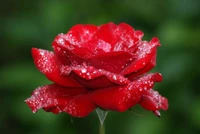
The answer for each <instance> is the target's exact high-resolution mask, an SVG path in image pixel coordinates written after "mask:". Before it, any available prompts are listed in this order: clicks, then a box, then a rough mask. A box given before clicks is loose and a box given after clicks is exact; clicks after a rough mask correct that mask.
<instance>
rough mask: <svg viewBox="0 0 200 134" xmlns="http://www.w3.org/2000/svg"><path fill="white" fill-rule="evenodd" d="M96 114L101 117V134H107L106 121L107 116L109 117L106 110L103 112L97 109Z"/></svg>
mask: <svg viewBox="0 0 200 134" xmlns="http://www.w3.org/2000/svg"><path fill="white" fill-rule="evenodd" d="M96 112H97V115H98V117H99V122H100V123H99V134H105V123H104V121H105V119H106V116H107V113H108V112H107V111H105V110H102V109H100V108H97V109H96Z"/></svg>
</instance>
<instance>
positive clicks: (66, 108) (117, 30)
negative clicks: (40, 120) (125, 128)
mask: <svg viewBox="0 0 200 134" xmlns="http://www.w3.org/2000/svg"><path fill="white" fill-rule="evenodd" d="M142 37H143V32H142V31H139V30H134V29H133V28H132V27H131V26H129V25H128V24H125V23H121V24H119V25H116V24H114V23H107V24H104V25H101V26H94V25H81V24H78V25H75V26H74V27H72V28H71V29H70V30H69V32H68V33H66V34H59V35H58V36H57V37H56V38H55V39H54V41H53V43H52V46H53V50H54V52H52V51H48V50H43V49H37V48H32V56H33V59H34V63H35V65H36V67H37V69H38V70H40V72H41V73H43V74H44V75H46V77H47V78H48V79H49V80H51V81H52V82H53V84H50V85H45V86H40V87H38V88H37V89H36V90H35V91H34V92H33V93H32V96H31V97H30V98H28V99H26V100H25V102H26V103H27V104H28V106H29V107H30V108H31V109H32V111H33V112H36V111H37V110H38V109H40V108H43V109H44V110H45V111H47V112H53V113H55V114H57V113H60V112H66V113H68V114H70V115H71V116H76V117H84V116H87V115H88V114H89V113H90V112H92V111H93V110H95V109H96V108H97V107H99V108H101V109H104V110H111V111H119V112H124V111H126V110H128V109H130V108H131V107H133V106H135V105H136V104H140V105H141V106H142V107H143V108H144V109H146V110H149V111H152V112H154V114H155V115H157V116H160V113H159V110H160V109H163V110H167V109H168V100H167V99H166V98H165V97H162V96H161V95H160V94H159V93H158V92H157V91H154V90H153V86H154V82H160V81H161V80H162V76H161V74H160V73H150V74H146V73H147V72H148V71H150V70H151V69H152V68H153V67H154V66H155V64H156V49H157V46H160V43H159V40H158V39H157V38H155V37H154V38H153V39H152V40H151V41H150V42H147V41H142V40H141V39H142Z"/></svg>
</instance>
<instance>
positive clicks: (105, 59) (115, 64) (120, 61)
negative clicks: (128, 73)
mask: <svg viewBox="0 0 200 134" xmlns="http://www.w3.org/2000/svg"><path fill="white" fill-rule="evenodd" d="M133 59H134V58H133V56H132V55H131V54H130V53H128V52H123V51H121V52H119V51H118V52H107V53H103V54H100V55H96V56H94V57H92V58H90V59H88V60H87V61H88V63H90V65H91V66H94V67H95V68H97V69H104V70H106V71H110V72H112V73H120V72H121V71H122V70H123V69H124V68H125V67H126V65H127V64H129V63H130V61H131V60H133Z"/></svg>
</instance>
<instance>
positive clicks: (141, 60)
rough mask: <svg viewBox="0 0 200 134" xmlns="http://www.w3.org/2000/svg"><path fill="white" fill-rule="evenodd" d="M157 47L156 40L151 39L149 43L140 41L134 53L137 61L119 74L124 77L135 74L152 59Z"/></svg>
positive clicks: (157, 41)
mask: <svg viewBox="0 0 200 134" xmlns="http://www.w3.org/2000/svg"><path fill="white" fill-rule="evenodd" d="M159 45H160V44H159V40H158V39H157V38H153V39H152V40H151V41H150V42H149V43H148V42H146V41H141V42H140V43H139V44H138V51H137V52H136V54H137V59H136V60H135V61H133V62H132V63H131V64H130V65H129V66H127V68H125V69H124V70H123V71H122V73H121V74H122V75H126V74H130V73H133V72H137V71H138V70H140V69H142V68H144V67H145V66H147V64H148V63H149V62H150V61H151V60H152V57H154V56H155V53H156V47H157V46H159Z"/></svg>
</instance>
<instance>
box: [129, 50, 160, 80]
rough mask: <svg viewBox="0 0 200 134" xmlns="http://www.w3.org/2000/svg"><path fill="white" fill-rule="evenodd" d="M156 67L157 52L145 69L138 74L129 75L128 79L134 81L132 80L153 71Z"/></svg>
mask: <svg viewBox="0 0 200 134" xmlns="http://www.w3.org/2000/svg"><path fill="white" fill-rule="evenodd" d="M155 65H156V51H155V52H154V54H153V56H152V58H151V61H150V62H149V63H148V64H147V65H146V66H145V67H144V68H142V69H140V70H138V71H137V72H134V73H131V74H128V75H126V77H127V78H128V79H129V80H132V79H134V78H136V77H137V76H140V75H142V74H144V73H146V72H148V71H150V70H151V69H153V67H155Z"/></svg>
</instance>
